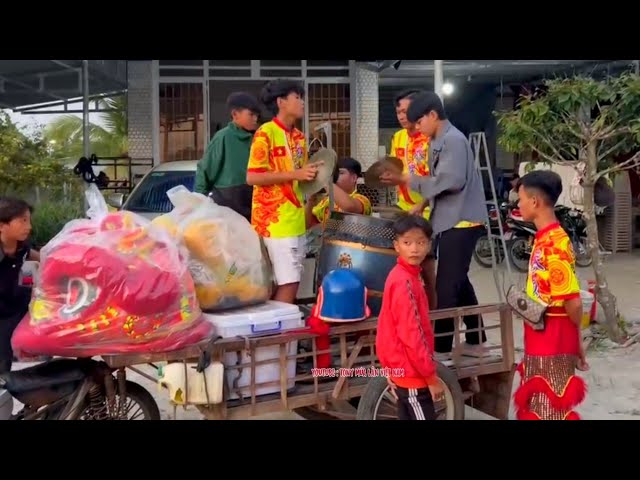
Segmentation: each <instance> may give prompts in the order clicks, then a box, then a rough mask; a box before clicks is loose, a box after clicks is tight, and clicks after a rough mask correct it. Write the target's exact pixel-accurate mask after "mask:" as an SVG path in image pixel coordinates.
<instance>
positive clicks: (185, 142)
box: [127, 60, 379, 166]
mask: <svg viewBox="0 0 640 480" xmlns="http://www.w3.org/2000/svg"><path fill="white" fill-rule="evenodd" d="M378 76H379V74H378V73H377V72H375V71H372V70H371V69H368V68H367V66H366V64H360V63H359V62H355V61H353V60H146V61H129V62H128V92H127V95H128V122H129V155H130V156H131V157H132V159H133V160H136V159H150V158H152V159H153V161H154V164H158V163H162V162H170V161H176V160H198V159H200V158H201V157H202V155H203V153H204V150H205V149H206V146H207V144H208V142H209V140H210V139H211V138H212V136H213V135H214V134H215V132H216V131H217V130H219V129H220V128H222V127H223V126H225V125H226V124H227V122H228V121H229V117H228V112H227V111H226V107H225V101H226V98H227V96H228V95H229V94H230V93H231V92H233V91H238V90H244V91H248V92H251V93H254V94H256V95H258V94H259V92H260V89H261V88H262V86H263V85H264V84H265V83H266V82H267V81H269V80H273V79H275V78H291V79H295V80H299V81H300V82H301V83H303V85H304V88H305V91H306V98H305V99H306V108H305V118H304V121H303V122H301V125H300V127H301V129H302V130H303V131H304V132H305V135H307V139H308V141H309V142H310V143H312V144H316V143H317V142H315V141H314V139H316V140H317V141H319V142H320V143H321V144H322V145H325V146H326V145H327V143H328V141H329V139H328V138H327V133H329V134H330V137H331V139H330V144H331V146H332V148H333V149H335V150H336V152H337V153H338V155H339V156H347V155H351V156H354V157H356V158H358V159H360V160H361V162H362V163H363V165H365V166H366V165H368V164H370V163H372V162H374V161H375V160H376V157H377V155H378V142H379V139H378V91H379V88H378ZM327 124H330V130H329V129H327V128H326V126H327Z"/></svg>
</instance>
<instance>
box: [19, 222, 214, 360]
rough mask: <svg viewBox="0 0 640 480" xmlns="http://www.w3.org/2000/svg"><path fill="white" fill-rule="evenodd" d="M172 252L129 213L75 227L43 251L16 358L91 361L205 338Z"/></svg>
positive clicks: (187, 279) (206, 330)
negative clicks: (57, 357) (61, 357)
mask: <svg viewBox="0 0 640 480" xmlns="http://www.w3.org/2000/svg"><path fill="white" fill-rule="evenodd" d="M210 328H211V326H210V324H208V323H207V322H206V321H204V320H203V317H202V313H201V310H200V308H199V306H198V302H197V299H196V293H195V287H194V283H193V279H192V277H191V275H190V273H189V271H188V268H187V262H186V259H185V258H184V255H183V254H182V253H181V251H180V250H179V249H178V247H177V246H176V245H175V244H174V243H173V242H171V240H170V238H169V237H168V236H166V235H165V234H163V233H162V232H160V231H157V230H155V229H153V227H149V226H148V225H143V224H142V219H139V218H138V217H136V216H135V215H133V214H130V213H122V212H119V213H113V214H110V215H107V216H106V217H104V218H103V219H101V220H77V221H74V222H70V223H69V224H67V226H66V227H65V229H64V230H63V231H62V232H61V233H60V234H59V235H58V236H57V237H56V238H55V239H54V240H52V241H51V242H50V243H49V244H48V245H47V246H46V247H45V248H44V249H43V251H42V262H41V265H40V277H39V279H38V281H37V283H36V288H35V289H34V296H33V299H32V302H31V305H30V307H29V314H28V315H27V316H26V317H25V319H23V321H22V322H21V324H20V325H19V326H18V328H17V329H16V331H15V333H14V336H13V339H12V343H13V346H14V349H15V350H16V351H18V352H24V353H28V354H35V355H66V356H94V355H105V354H117V353H128V352H158V351H168V350H175V349H177V348H181V347H183V346H185V345H188V344H191V343H195V342H198V341H200V340H203V339H205V338H207V337H208V336H209V335H210V333H211V330H210Z"/></svg>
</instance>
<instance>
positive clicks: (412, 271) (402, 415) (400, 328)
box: [376, 215, 444, 420]
mask: <svg viewBox="0 0 640 480" xmlns="http://www.w3.org/2000/svg"><path fill="white" fill-rule="evenodd" d="M393 229H394V231H395V235H396V238H395V240H394V242H393V244H394V248H395V250H396V252H398V264H397V265H396V266H395V267H394V268H393V270H391V272H390V273H389V276H388V277H387V280H386V282H385V285H384V293H383V296H382V309H381V311H380V315H379V317H378V329H377V333H376V352H377V354H378V358H379V359H380V365H381V367H383V368H389V369H390V370H391V371H392V372H394V375H392V376H391V377H390V378H389V379H388V380H389V386H390V387H391V389H392V390H393V391H394V393H395V396H396V398H397V399H398V403H397V405H398V418H399V419H400V420H435V419H436V412H435V407H434V401H436V402H437V401H439V400H441V399H442V396H443V393H444V390H443V388H442V383H441V381H440V379H439V378H438V376H437V374H436V364H435V361H434V359H433V355H434V336H433V330H432V328H431V321H430V320H429V300H428V299H427V295H426V293H425V289H424V286H423V284H422V279H421V277H420V268H421V267H420V265H421V264H422V263H423V262H424V259H425V257H426V256H427V254H428V253H429V251H430V250H431V235H432V233H433V232H432V229H431V225H430V224H429V222H428V221H427V220H425V219H424V218H422V217H420V216H417V215H405V216H403V217H401V218H400V219H399V220H397V221H396V222H395V223H394V226H393Z"/></svg>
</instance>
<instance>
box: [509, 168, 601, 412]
mask: <svg viewBox="0 0 640 480" xmlns="http://www.w3.org/2000/svg"><path fill="white" fill-rule="evenodd" d="M517 190H518V197H519V207H520V211H521V212H522V216H523V217H524V219H525V220H526V221H532V222H533V223H534V224H535V226H536V229H537V233H536V236H535V242H534V245H533V250H532V252H531V260H530V262H529V275H528V278H527V294H528V295H529V296H530V297H531V298H536V299H539V300H541V301H542V302H544V303H546V304H547V305H549V308H548V309H547V313H546V315H545V319H544V322H545V325H544V329H543V330H540V331H536V330H533V328H531V327H530V326H529V325H528V324H526V323H525V325H524V359H523V361H522V363H521V364H520V365H519V366H518V371H519V372H520V378H521V384H520V387H519V388H518V390H517V391H516V393H515V395H514V402H515V406H516V410H517V418H518V419H519V420H579V419H580V416H579V415H578V414H577V413H576V412H575V411H574V408H575V407H576V406H577V405H578V404H579V403H581V402H582V401H583V400H584V397H585V394H586V385H585V382H584V380H583V379H582V378H580V377H578V376H576V375H575V370H576V368H577V369H578V370H582V371H586V370H588V369H589V365H588V364H587V361H586V358H585V351H584V347H583V345H582V335H581V331H580V320H581V317H582V300H581V298H580V285H579V283H578V279H577V277H576V274H575V257H574V253H573V249H572V247H571V241H570V239H569V237H568V236H567V234H566V232H565V231H564V230H563V229H562V227H561V226H560V224H559V223H558V220H557V219H556V217H555V214H554V206H555V204H556V202H557V201H558V197H559V196H560V194H561V193H562V180H561V179H560V176H559V175H558V174H557V173H554V172H551V171H548V170H547V171H545V170H538V171H534V172H531V173H529V174H527V175H525V176H523V177H522V178H521V179H520V181H519V184H518V187H517Z"/></svg>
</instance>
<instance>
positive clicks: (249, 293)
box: [152, 186, 271, 312]
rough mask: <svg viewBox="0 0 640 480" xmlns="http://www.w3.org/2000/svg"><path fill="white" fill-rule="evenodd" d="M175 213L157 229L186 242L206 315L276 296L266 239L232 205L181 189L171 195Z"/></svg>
mask: <svg viewBox="0 0 640 480" xmlns="http://www.w3.org/2000/svg"><path fill="white" fill-rule="evenodd" d="M167 196H168V197H169V200H170V201H171V203H172V204H173V205H174V207H175V208H174V209H173V210H172V211H171V212H170V213H167V214H165V215H162V216H160V217H157V218H156V219H155V220H153V222H152V223H153V225H155V226H157V227H159V228H163V229H164V230H165V231H166V232H167V233H169V234H170V235H172V236H173V237H175V238H176V239H178V240H179V241H180V242H181V243H183V244H184V245H185V247H186V249H187V250H188V252H189V270H190V271H191V275H192V276H193V280H194V282H195V284H196V292H197V296H198V301H199V302H200V307H201V308H202V309H203V310H205V311H210V312H214V311H219V310H224V309H229V308H237V307H242V306H248V305H254V304H257V303H261V302H265V301H267V300H268V299H269V298H270V296H271V270H270V268H269V263H268V262H267V260H266V258H267V257H266V255H265V253H264V250H263V248H262V244H261V242H260V237H259V236H258V234H257V233H256V232H255V231H254V230H253V228H252V227H251V225H250V224H249V222H248V221H247V220H246V219H245V218H244V217H243V216H242V215H240V214H239V213H237V212H235V211H233V210H232V209H230V208H228V207H223V206H221V205H218V204H216V203H214V202H213V201H212V200H211V199H210V198H208V197H205V196H204V195H201V194H199V193H192V192H189V190H187V189H186V188H185V187H183V186H178V187H175V188H172V189H171V190H169V191H168V192H167Z"/></svg>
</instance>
